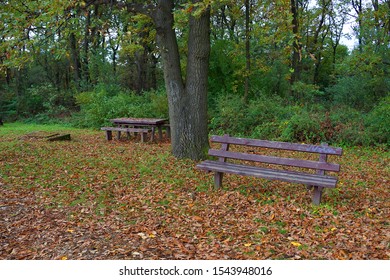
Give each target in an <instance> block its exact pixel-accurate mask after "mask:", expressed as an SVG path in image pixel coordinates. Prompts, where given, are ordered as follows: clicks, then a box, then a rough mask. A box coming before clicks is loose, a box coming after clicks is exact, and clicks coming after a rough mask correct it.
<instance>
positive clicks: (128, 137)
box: [125, 125, 131, 140]
mask: <svg viewBox="0 0 390 280" xmlns="http://www.w3.org/2000/svg"><path fill="white" fill-rule="evenodd" d="M125 127H126V128H129V126H128V125H125ZM126 138H127V140H129V139H130V138H131V135H130V132H126Z"/></svg>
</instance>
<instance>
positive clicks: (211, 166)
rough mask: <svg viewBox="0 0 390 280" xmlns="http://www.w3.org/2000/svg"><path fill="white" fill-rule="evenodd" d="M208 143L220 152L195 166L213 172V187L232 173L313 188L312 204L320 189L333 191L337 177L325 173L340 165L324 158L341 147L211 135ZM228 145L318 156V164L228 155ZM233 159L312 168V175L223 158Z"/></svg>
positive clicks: (318, 196) (336, 169) (288, 159)
mask: <svg viewBox="0 0 390 280" xmlns="http://www.w3.org/2000/svg"><path fill="white" fill-rule="evenodd" d="M210 141H211V142H215V143H220V144H221V149H220V150H215V149H210V150H209V155H210V156H216V157H219V159H218V160H217V161H215V160H206V161H203V162H201V163H200V164H198V165H197V166H196V167H197V168H199V169H202V170H205V171H213V172H214V182H215V186H216V187H221V186H222V178H223V173H232V174H237V175H242V176H254V177H258V178H265V179H269V180H281V181H286V182H291V183H301V184H305V185H306V186H307V187H308V188H311V187H313V188H314V190H313V198H312V202H313V204H315V205H318V204H320V202H321V196H322V191H323V189H324V188H334V187H336V184H337V180H338V179H337V177H334V176H328V175H325V172H326V171H332V172H339V171H340V165H339V164H335V163H328V162H327V157H328V155H337V156H341V155H342V149H341V148H334V147H330V146H328V145H327V144H322V145H308V144H294V143H286V142H275V141H265V140H256V139H246V138H236V137H230V136H229V135H224V136H212V137H211V138H210ZM230 145H240V146H247V147H260V148H267V149H276V150H288V151H295V152H306V153H316V154H319V159H318V161H313V160H304V159H296V158H284V157H276V156H265V155H259V154H253V153H243V152H232V151H229V148H230ZM228 158H229V159H235V160H243V161H252V162H259V163H264V164H272V165H282V166H290V167H297V168H307V169H314V170H316V173H315V174H313V173H309V172H303V171H295V170H294V171H290V170H281V169H276V168H273V167H268V166H267V167H259V166H254V165H248V164H246V163H243V164H237V163H230V162H226V159H228Z"/></svg>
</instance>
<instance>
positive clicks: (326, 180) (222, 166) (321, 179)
mask: <svg viewBox="0 0 390 280" xmlns="http://www.w3.org/2000/svg"><path fill="white" fill-rule="evenodd" d="M197 168H199V169H203V170H207V171H214V172H220V173H231V174H237V175H242V176H253V177H258V178H264V179H268V180H281V181H286V182H291V183H301V184H305V185H314V186H319V187H324V188H334V187H335V186H336V184H337V178H336V177H332V176H320V175H316V174H307V173H300V172H294V171H286V170H276V169H268V168H259V167H254V166H247V165H240V164H233V163H227V162H218V161H204V162H202V163H200V164H198V165H197Z"/></svg>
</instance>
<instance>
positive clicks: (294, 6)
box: [290, 0, 302, 84]
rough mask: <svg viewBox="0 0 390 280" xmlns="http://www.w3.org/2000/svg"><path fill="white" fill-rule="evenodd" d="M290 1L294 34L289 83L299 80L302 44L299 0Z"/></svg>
mask: <svg viewBox="0 0 390 280" xmlns="http://www.w3.org/2000/svg"><path fill="white" fill-rule="evenodd" d="M290 1H291V2H290V3H291V13H292V16H293V19H292V31H293V34H294V42H293V46H292V47H293V54H292V61H291V67H292V69H293V70H294V71H293V73H292V75H291V80H290V82H291V84H294V83H295V82H297V81H299V80H300V78H301V69H302V60H301V55H302V45H301V42H300V34H299V4H298V3H299V2H298V0H290Z"/></svg>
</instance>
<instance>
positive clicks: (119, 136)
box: [116, 131, 121, 140]
mask: <svg viewBox="0 0 390 280" xmlns="http://www.w3.org/2000/svg"><path fill="white" fill-rule="evenodd" d="M116 135H117V136H116V137H117V139H118V140H119V139H121V132H120V131H117V134H116Z"/></svg>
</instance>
